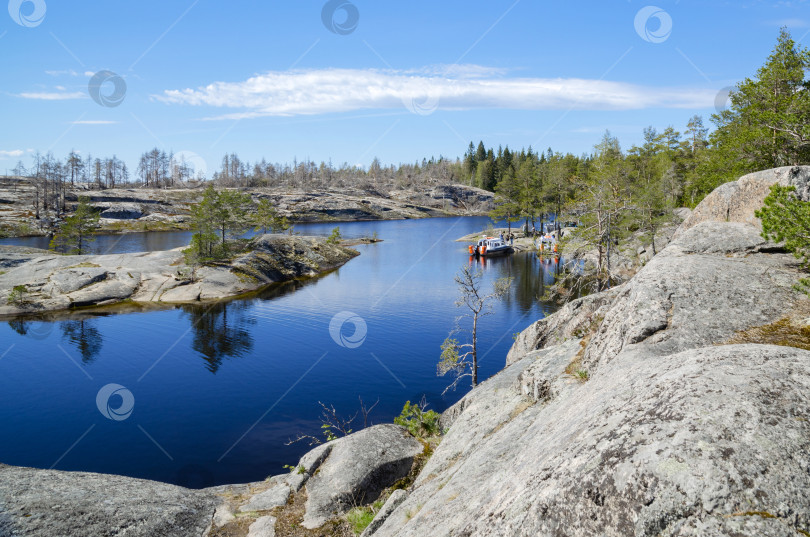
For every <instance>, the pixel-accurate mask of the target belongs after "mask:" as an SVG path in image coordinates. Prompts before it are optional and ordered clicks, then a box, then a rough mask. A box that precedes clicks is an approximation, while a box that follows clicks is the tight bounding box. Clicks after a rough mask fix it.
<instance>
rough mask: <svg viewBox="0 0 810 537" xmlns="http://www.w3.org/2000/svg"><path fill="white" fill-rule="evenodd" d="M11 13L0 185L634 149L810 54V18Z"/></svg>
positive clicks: (322, 7)
mask: <svg viewBox="0 0 810 537" xmlns="http://www.w3.org/2000/svg"><path fill="white" fill-rule="evenodd" d="M8 4H9V8H8V11H7V12H3V11H0V71H1V72H2V73H3V77H2V85H1V86H0V103H2V104H0V110H2V115H0V117H2V125H3V128H2V129H0V173H2V172H3V171H4V168H12V167H13V166H14V165H15V163H16V161H17V160H18V159H22V160H23V161H24V162H25V164H26V165H30V162H31V159H30V154H31V153H30V151H31V150H39V151H43V152H46V151H49V150H50V151H53V153H54V154H55V155H57V156H60V157H63V156H65V155H66V154H67V153H68V152H69V151H70V150H71V149H75V150H78V151H80V152H81V153H82V154H83V155H85V156H86V155H88V154H92V155H94V156H111V155H113V154H115V155H117V156H118V157H119V158H122V159H124V160H125V161H127V163H128V164H129V165H130V166H131V167H132V168H133V170H134V168H135V166H136V165H137V160H138V157H139V156H140V154H141V153H142V152H144V151H147V150H148V149H150V148H152V147H155V146H157V147H160V148H162V149H165V150H166V151H169V150H173V151H174V152H175V153H178V152H183V154H184V155H186V156H188V157H189V159H192V160H193V162H195V163H196V165H197V167H198V168H207V169H208V172H209V175H210V173H211V172H212V171H214V170H215V169H216V168H217V167H218V166H219V162H220V160H221V157H222V155H223V154H224V153H226V152H236V153H238V154H239V155H240V157H242V158H243V159H247V160H250V161H253V160H256V159H259V158H261V157H265V158H267V159H268V160H269V161H272V162H292V161H293V159H294V158H297V159H298V160H301V159H306V158H309V159H312V160H315V161H321V160H325V161H326V160H329V159H331V160H332V162H333V163H334V164H335V165H338V164H340V163H343V162H348V163H349V164H360V165H368V164H369V163H370V162H371V160H372V159H373V158H374V157H375V156H376V157H379V158H380V160H381V161H382V162H383V163H400V162H413V161H416V160H421V159H422V158H423V157H430V156H439V155H444V156H449V157H456V156H459V155H461V154H462V153H463V152H464V150H465V149H466V146H467V144H468V143H469V141H470V140H475V141H476V142H477V141H478V140H483V141H484V143H485V144H487V145H488V146H495V147H497V146H498V145H508V146H510V147H513V148H520V147H526V146H529V145H531V146H533V147H534V148H535V149H538V148H541V149H545V148H547V147H552V148H553V149H554V150H558V151H563V152H568V151H570V152H573V153H577V154H578V153H582V152H588V151H590V149H591V148H592V146H593V145H594V144H595V143H596V142H597V141H598V139H599V137H600V135H601V133H602V132H604V130H605V129H609V130H610V131H611V132H612V133H613V134H614V135H617V136H618V137H619V139H620V140H621V142H622V145H623V147H625V148H627V147H630V146H631V145H632V144H634V143H638V142H639V141H640V140H641V135H642V129H643V128H644V127H645V126H647V125H653V126H655V127H656V128H658V129H659V130H662V129H663V128H665V127H666V126H667V125H673V126H674V127H675V128H676V129H678V130H683V129H684V127H685V124H686V122H687V120H688V119H689V117H690V116H692V115H693V114H701V115H703V116H704V117H705V118H706V120H707V123H708V116H709V115H710V114H711V113H713V112H714V111H715V98H716V96H717V94H718V92H720V91H721V90H722V89H723V88H725V87H728V86H730V85H732V84H734V83H735V82H737V81H739V80H741V79H742V78H744V77H746V76H752V75H753V74H754V73H755V71H756V69H757V68H758V67H759V66H761V65H762V63H763V62H764V60H765V58H766V57H767V55H768V54H769V52H770V51H771V49H772V48H773V46H774V44H775V42H776V37H777V35H778V31H779V27H780V26H782V25H787V26H788V28H789V29H790V30H791V32H792V34H793V37H794V39H796V40H800V39H801V43H802V44H803V45H804V46H808V45H810V36H808V31H810V1H809V0H794V1H764V0H742V1H740V2H723V1H713V0H704V1H700V2H698V1H694V2H693V1H687V0H681V1H675V0H644V1H640V2H638V1H620V0H616V1H593V2H580V1H567V2H558V1H554V2H552V1H539V0H518V1H514V0H509V1H504V2H500V1H490V2H470V1H465V2H461V1H448V2H441V3H438V2H427V1H419V0H411V1H409V2H382V1H380V0H377V1H371V0H330V1H329V2H325V1H323V0H317V1H316V0H291V1H287V2H277V1H254V2H240V1H231V2H223V1H214V0H196V1H195V0H182V1H180V0H178V1H171V0H170V1H165V0H164V1H162V2H157V1H152V0H142V1H139V2H124V1H121V0H105V1H100V0H82V1H81V2H66V1H64V0H62V1H56V0H36V1H22V0H11V1H10V2H8ZM104 71H106V72H107V73H102V74H100V75H98V76H97V77H96V78H95V79H94V78H93V76H94V75H96V74H97V73H100V72H104ZM93 80H96V81H98V83H95V82H92V81H93ZM116 83H117V85H116ZM93 84H95V87H96V92H95V93H96V99H95V100H94V99H93V98H92V97H91V93H92V88H91V87H90V86H92V85H93ZM124 86H125V89H124ZM112 104H114V105H116V106H111V105H112Z"/></svg>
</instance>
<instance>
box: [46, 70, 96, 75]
mask: <svg viewBox="0 0 810 537" xmlns="http://www.w3.org/2000/svg"><path fill="white" fill-rule="evenodd" d="M45 74H46V75H49V76H93V75H94V74H95V73H94V72H93V71H84V72H83V73H80V72H78V71H74V70H73V69H64V70H55V71H45Z"/></svg>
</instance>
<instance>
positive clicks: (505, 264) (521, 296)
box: [468, 252, 564, 312]
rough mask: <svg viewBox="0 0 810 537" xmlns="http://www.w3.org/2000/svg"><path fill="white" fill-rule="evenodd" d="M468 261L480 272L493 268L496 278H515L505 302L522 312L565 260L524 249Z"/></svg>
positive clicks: (551, 280) (530, 304)
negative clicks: (506, 254)
mask: <svg viewBox="0 0 810 537" xmlns="http://www.w3.org/2000/svg"><path fill="white" fill-rule="evenodd" d="M468 264H469V266H470V267H475V268H477V269H478V270H480V271H482V272H489V271H495V277H496V278H505V277H509V276H511V277H512V278H514V281H513V282H512V286H511V287H510V291H509V294H508V295H507V296H505V297H504V302H506V304H507V305H509V306H511V305H513V304H516V305H517V306H518V307H519V308H520V310H521V311H524V312H525V311H529V310H531V309H532V308H533V307H535V306H536V305H537V303H538V302H539V301H540V300H541V297H543V295H544V294H545V292H546V288H547V287H548V286H550V285H552V284H554V282H555V280H556V278H557V276H558V275H559V273H560V270H561V266H562V265H563V264H564V260H562V259H561V258H560V257H558V256H539V255H537V254H535V253H533V252H527V253H516V254H514V255H509V256H504V257H493V258H487V257H483V256H482V257H479V258H475V257H474V256H470V257H469V261H468Z"/></svg>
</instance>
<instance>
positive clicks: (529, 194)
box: [463, 29, 810, 290]
mask: <svg viewBox="0 0 810 537" xmlns="http://www.w3.org/2000/svg"><path fill="white" fill-rule="evenodd" d="M808 69H810V51H808V50H807V49H805V48H802V47H800V46H799V45H798V44H796V43H795V42H794V41H793V39H792V38H791V36H790V34H789V33H788V32H787V30H785V29H782V30H781V32H780V34H779V37H778V40H777V44H776V47H775V48H774V50H773V52H772V53H771V55H770V56H769V57H768V59H767V61H766V62H765V64H764V65H763V66H762V67H761V68H760V69H759V70H758V71H757V73H756V76H755V77H754V78H746V79H745V80H743V81H742V82H740V83H739V84H737V85H736V86H735V87H734V88H733V89H732V91H731V92H730V97H729V98H730V104H729V107H728V109H726V110H721V111H719V112H718V113H716V114H713V115H712V116H711V121H712V123H714V125H715V126H716V128H715V130H714V131H712V132H711V133H709V129H708V128H707V127H706V126H705V123H704V120H703V118H702V117H701V116H698V115H695V116H692V117H691V118H690V119H689V121H688V122H687V125H686V129H685V131H684V132H682V133H681V132H679V131H677V130H675V128H674V127H672V126H668V127H666V128H665V129H664V130H663V131H661V132H659V131H658V130H656V129H655V128H654V127H652V126H650V127H647V128H645V129H644V131H643V143H641V144H640V145H633V146H631V147H630V148H629V149H627V150H623V149H622V147H621V144H620V142H619V140H618V139H617V138H616V137H614V136H612V135H611V133H610V132H609V131H606V132H605V133H604V135H603V136H602V139H601V140H600V141H599V142H598V143H597V144H596V145H595V146H594V148H593V151H592V152H591V153H590V154H585V155H581V156H576V155H572V154H570V153H568V154H561V153H558V152H554V151H552V150H551V149H548V150H547V151H546V152H539V153H538V152H535V151H534V150H533V149H532V148H531V147H529V148H528V149H521V150H520V151H512V150H510V149H509V148H508V147H505V148H500V147H499V148H498V149H497V151H495V150H494V149H492V148H487V147H486V146H484V144H483V142H479V144H478V146H477V147H476V146H475V145H474V144H473V143H470V145H469V147H468V149H467V152H466V153H465V155H464V158H463V171H464V174H465V176H466V178H467V182H468V183H469V184H473V185H475V186H478V187H480V188H485V189H488V190H492V191H494V192H495V194H496V207H495V209H494V210H493V212H492V213H491V216H492V217H493V218H494V219H501V220H506V221H508V222H510V225H511V222H515V221H520V220H522V221H523V222H524V226H526V227H528V226H529V224H530V223H534V222H535V221H536V220H538V219H539V220H540V223H541V225H542V223H543V220H544V219H545V218H550V216H551V215H557V216H559V217H563V216H565V215H570V216H571V217H572V218H574V219H576V220H577V221H578V222H579V223H580V229H579V232H578V237H579V238H581V239H582V240H584V241H585V242H586V243H587V244H588V245H590V246H592V247H593V248H594V249H596V251H597V254H598V257H597V258H598V262H597V269H596V274H597V279H596V288H597V290H598V289H601V288H602V286H603V285H606V284H607V285H609V284H610V278H611V267H610V249H611V247H612V246H615V245H616V244H617V241H619V240H620V239H622V238H623V237H625V236H626V235H628V234H629V233H635V232H639V231H640V232H642V233H644V234H645V235H647V238H648V240H650V241H651V242H652V244H653V249H654V248H655V241H654V239H655V236H656V234H657V232H658V231H659V228H660V226H661V225H662V223H663V222H664V221H665V220H667V219H668V218H669V217H670V215H671V214H672V209H674V208H676V207H683V206H685V207H694V206H695V205H697V204H698V203H699V202H700V201H701V200H702V199H703V198H704V197H705V196H706V195H707V194H709V193H710V192H711V191H712V190H714V189H715V188H716V187H717V186H719V185H720V184H722V183H725V182H728V181H734V180H736V179H738V178H739V177H740V176H741V175H744V174H746V173H750V172H753V171H757V170H762V169H768V168H773V167H777V166H786V165H800V164H810V80H808V79H806V73H807V71H808Z"/></svg>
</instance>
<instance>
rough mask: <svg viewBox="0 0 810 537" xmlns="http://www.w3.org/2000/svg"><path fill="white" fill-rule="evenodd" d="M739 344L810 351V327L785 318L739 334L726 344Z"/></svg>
mask: <svg viewBox="0 0 810 537" xmlns="http://www.w3.org/2000/svg"><path fill="white" fill-rule="evenodd" d="M738 343H758V344H761V345H779V346H781V347H796V348H798V349H804V350H806V351H810V326H807V325H802V324H799V321H795V320H793V319H791V318H790V317H784V318H782V319H779V320H778V321H776V322H774V323H771V324H766V325H764V326H755V327H753V328H749V329H747V330H742V331H740V332H737V333H736V334H734V336H732V337H731V339H729V340H728V341H726V342H725V344H727V345H734V344H738Z"/></svg>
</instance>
